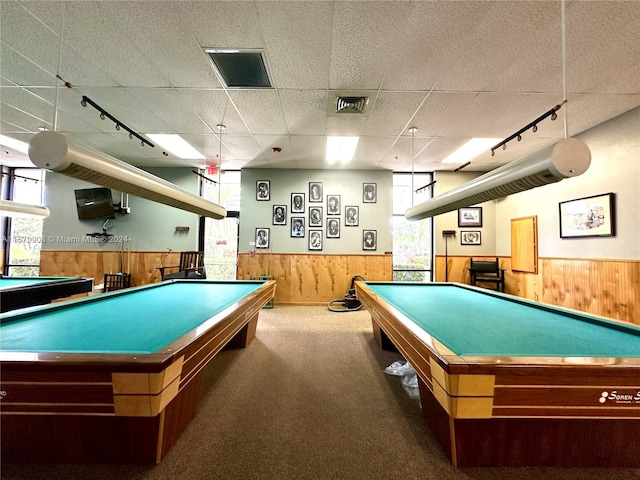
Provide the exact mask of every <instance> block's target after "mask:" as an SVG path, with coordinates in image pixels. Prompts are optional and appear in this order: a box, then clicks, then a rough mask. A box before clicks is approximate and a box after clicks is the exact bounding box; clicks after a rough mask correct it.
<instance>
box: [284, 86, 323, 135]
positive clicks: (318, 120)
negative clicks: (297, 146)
mask: <svg viewBox="0 0 640 480" xmlns="http://www.w3.org/2000/svg"><path fill="white" fill-rule="evenodd" d="M280 101H281V102H282V108H283V112H284V114H285V120H286V122H287V128H288V130H289V132H290V133H291V134H292V135H324V133H325V131H326V128H327V127H326V118H327V111H326V105H327V92H326V91H322V90H281V91H280Z"/></svg>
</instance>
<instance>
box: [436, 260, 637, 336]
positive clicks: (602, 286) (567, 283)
mask: <svg viewBox="0 0 640 480" xmlns="http://www.w3.org/2000/svg"><path fill="white" fill-rule="evenodd" d="M474 258H476V257H475V256H474ZM478 258H480V257H478ZM488 258H489V257H488ZM490 258H495V256H492V257H490ZM448 261H449V281H450V282H459V283H464V284H469V273H468V270H467V267H468V266H469V257H459V256H458V257H452V256H451V255H449V257H448ZM444 263H445V259H444V256H437V257H436V277H435V278H436V281H438V282H444ZM500 266H501V267H502V268H504V269H505V291H506V293H508V294H511V295H515V296H518V297H522V298H527V299H529V300H533V301H536V302H538V301H539V302H543V303H548V304H551V305H557V306H559V307H565V308H571V309H574V310H580V311H581V312H586V313H592V314H594V315H601V316H604V317H609V318H615V319H617V320H623V321H625V322H630V323H634V324H636V325H640V261H638V260H598V259H576V258H539V259H538V273H527V272H517V271H513V270H512V269H511V259H510V257H501V258H500Z"/></svg>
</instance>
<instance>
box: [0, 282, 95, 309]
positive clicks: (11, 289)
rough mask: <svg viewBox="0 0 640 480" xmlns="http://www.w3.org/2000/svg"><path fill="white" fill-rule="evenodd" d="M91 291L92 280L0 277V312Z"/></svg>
mask: <svg viewBox="0 0 640 480" xmlns="http://www.w3.org/2000/svg"><path fill="white" fill-rule="evenodd" d="M91 290H93V279H92V278H80V277H5V276H0V312H8V311H10V310H16V309H18V308H25V307H32V306H34V305H44V304H46V303H51V302H52V301H53V300H56V299H59V298H66V297H70V296H71V295H76V294H79V293H88V292H90V291H91Z"/></svg>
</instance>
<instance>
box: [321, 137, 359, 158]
mask: <svg viewBox="0 0 640 480" xmlns="http://www.w3.org/2000/svg"><path fill="white" fill-rule="evenodd" d="M358 140H360V137H327V152H326V156H325V158H326V160H327V162H329V163H336V162H340V163H347V162H350V161H351V160H352V159H353V155H354V154H355V153H356V147H357V146H358Z"/></svg>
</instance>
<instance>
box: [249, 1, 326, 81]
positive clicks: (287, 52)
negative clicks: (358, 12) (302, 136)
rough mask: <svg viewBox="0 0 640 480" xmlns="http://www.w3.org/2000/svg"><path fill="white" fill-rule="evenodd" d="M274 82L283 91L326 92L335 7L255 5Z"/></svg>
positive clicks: (292, 3) (324, 5)
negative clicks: (316, 90) (315, 90)
mask: <svg viewBox="0 0 640 480" xmlns="http://www.w3.org/2000/svg"><path fill="white" fill-rule="evenodd" d="M256 6H257V10H258V15H259V18H260V25H261V27H262V31H263V34H264V39H265V46H266V52H267V59H268V62H269V65H270V67H271V72H272V74H273V80H274V82H275V85H276V86H277V87H278V88H282V89H327V88H328V82H329V77H328V76H327V70H328V68H329V65H330V58H331V57H330V53H331V28H332V21H333V4H332V3H330V2H276V3H265V2H257V3H256Z"/></svg>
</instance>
